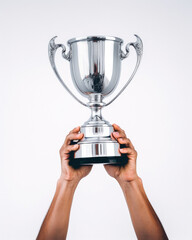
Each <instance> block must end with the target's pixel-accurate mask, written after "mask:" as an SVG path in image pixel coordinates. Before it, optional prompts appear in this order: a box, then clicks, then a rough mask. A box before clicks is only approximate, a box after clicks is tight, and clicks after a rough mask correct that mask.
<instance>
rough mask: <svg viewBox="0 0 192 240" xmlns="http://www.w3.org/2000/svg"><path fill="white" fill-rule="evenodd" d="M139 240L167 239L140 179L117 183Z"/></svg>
mask: <svg viewBox="0 0 192 240" xmlns="http://www.w3.org/2000/svg"><path fill="white" fill-rule="evenodd" d="M119 184H120V186H121V188H122V190H123V193H124V196H125V199H126V202H127V205H128V208H129V212H130V215H131V219H132V223H133V226H134V229H135V232H136V235H137V238H138V239H139V240H145V239H147V240H150V239H152V240H154V239H155V240H166V239H168V238H167V236H166V233H165V231H164V229H163V226H162V224H161V222H160V220H159V219H158V217H157V215H156V213H155V211H154V210H153V207H152V206H151V204H150V202H149V200H148V198H147V196H146V194H145V191H144V188H143V184H142V181H141V179H140V178H137V179H136V180H134V181H131V182H125V181H124V182H119Z"/></svg>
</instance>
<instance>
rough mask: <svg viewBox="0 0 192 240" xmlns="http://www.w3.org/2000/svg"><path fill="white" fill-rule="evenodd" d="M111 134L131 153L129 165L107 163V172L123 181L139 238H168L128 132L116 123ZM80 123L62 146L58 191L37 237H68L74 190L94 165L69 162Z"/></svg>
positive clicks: (43, 239) (79, 136)
mask: <svg viewBox="0 0 192 240" xmlns="http://www.w3.org/2000/svg"><path fill="white" fill-rule="evenodd" d="M113 128H114V132H113V133H112V135H111V137H112V138H114V139H116V140H117V141H118V143H119V144H124V146H125V147H124V148H122V149H119V152H120V153H121V154H127V156H128V159H129V161H128V163H127V164H126V165H125V166H115V165H104V167H105V169H106V171H107V173H108V174H109V175H110V176H111V177H113V178H115V179H116V180H117V182H118V183H119V185H120V187H121V189H122V191H123V193H124V196H125V200H126V202H127V206H128V209H129V212H130V215H131V220H132V223H133V227H134V229H135V233H136V235H137V238H138V239H139V240H167V239H168V238H167V235H166V233H165V231H164V229H163V226H162V224H161V222H160V220H159V218H158V216H157V215H156V213H155V211H154V209H153V207H152V206H151V204H150V202H149V200H148V198H147V196H146V193H145V191H144V188H143V184H142V180H141V178H140V177H139V176H138V175H137V171H136V159H137V152H136V150H135V148H134V146H133V144H132V143H131V141H130V139H128V138H127V136H126V134H125V132H124V131H123V130H122V129H121V128H120V127H119V126H118V125H116V124H113ZM79 131H80V127H77V128H74V129H73V130H72V131H71V132H70V133H69V134H68V135H67V137H66V139H65V142H64V144H63V146H62V147H61V149H60V157H61V176H60V178H59V180H58V182H57V187H56V192H55V195H54V198H53V201H52V203H51V206H50V208H49V210H48V213H47V215H46V217H45V219H44V221H43V224H42V226H41V229H40V231H39V234H38V236H37V240H64V239H66V236H67V230H68V223H69V216H70V209H71V204H72V200H73V196H74V192H75V189H76V187H77V186H78V183H79V182H80V180H81V179H82V178H84V177H85V176H87V175H88V174H89V172H90V171H91V168H92V166H81V167H80V168H78V169H74V168H73V167H71V166H69V155H70V152H72V151H73V152H76V151H77V150H78V149H79V145H78V144H76V145H70V143H71V141H72V140H81V139H82V138H83V134H82V133H79Z"/></svg>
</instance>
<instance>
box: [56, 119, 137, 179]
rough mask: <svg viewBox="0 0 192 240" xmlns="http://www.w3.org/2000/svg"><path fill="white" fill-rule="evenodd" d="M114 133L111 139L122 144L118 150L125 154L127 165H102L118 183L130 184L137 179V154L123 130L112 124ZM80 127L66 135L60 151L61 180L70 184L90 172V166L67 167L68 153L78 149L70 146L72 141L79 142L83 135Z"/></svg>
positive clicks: (76, 145)
mask: <svg viewBox="0 0 192 240" xmlns="http://www.w3.org/2000/svg"><path fill="white" fill-rule="evenodd" d="M113 128H114V132H113V133H112V134H111V137H112V138H114V139H116V140H117V142H118V143H119V144H124V146H125V148H121V149H120V148H119V152H120V153H121V154H127V156H128V159H129V160H128V163H127V164H126V165H125V166H116V165H109V164H106V165H104V167H105V169H106V171H107V173H108V174H109V175H110V176H111V177H114V178H115V179H116V180H117V181H118V182H131V181H134V180H136V179H137V178H138V176H137V172H136V159H137V152H136V151H135V149H134V147H133V144H132V143H131V141H130V140H129V139H128V138H127V137H126V134H125V132H124V130H122V129H121V128H120V127H119V126H118V125H116V124H113ZM79 131H80V127H76V128H74V129H73V130H72V131H70V133H69V134H68V135H67V137H66V139H65V142H64V144H63V146H62V147H61V149H60V157H61V179H64V180H65V181H70V182H76V183H78V182H79V181H80V180H81V179H82V178H83V177H85V176H87V175H88V174H89V172H90V171H91V168H92V166H81V167H80V168H78V169H74V168H73V167H71V166H70V165H69V156H70V152H72V151H73V152H76V151H77V150H78V149H79V145H78V144H75V145H70V143H71V141H72V140H81V139H82V138H83V133H79Z"/></svg>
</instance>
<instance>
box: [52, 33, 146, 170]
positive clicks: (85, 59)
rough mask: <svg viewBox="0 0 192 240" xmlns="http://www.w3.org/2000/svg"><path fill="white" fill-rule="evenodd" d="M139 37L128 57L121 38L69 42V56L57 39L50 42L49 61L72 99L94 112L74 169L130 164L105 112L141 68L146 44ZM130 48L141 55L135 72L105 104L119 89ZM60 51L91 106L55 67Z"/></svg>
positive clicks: (84, 129) (83, 129)
mask: <svg viewBox="0 0 192 240" xmlns="http://www.w3.org/2000/svg"><path fill="white" fill-rule="evenodd" d="M135 36H136V39H137V40H136V42H131V43H128V44H127V45H126V47H125V50H126V53H124V52H123V51H122V50H121V45H122V43H123V40H122V39H120V38H117V37H108V36H90V37H85V38H73V39H70V40H69V41H68V42H67V43H68V46H69V48H70V50H69V52H68V53H66V47H65V46H64V45H63V44H56V43H55V38H56V37H54V38H52V39H51V40H50V42H49V47H48V52H49V59H50V62H51V66H52V68H53V70H54V72H55V74H56V76H57V78H58V79H59V81H60V82H61V84H62V85H63V87H64V88H65V89H66V90H67V91H68V92H69V93H70V94H71V96H73V97H74V98H75V99H76V100H77V101H78V102H79V103H81V104H82V105H84V106H86V107H89V108H90V109H91V117H90V118H89V120H88V121H86V122H85V123H84V124H83V125H82V126H81V129H80V131H81V132H82V133H84V138H83V139H82V140H81V141H79V142H78V144H79V145H80V148H79V150H78V151H77V152H76V153H75V155H73V156H72V157H71V160H70V163H71V165H74V166H75V165H87V164H95V163H103V164H125V163H126V162H127V160H128V159H127V156H126V155H121V154H120V153H119V151H118V149H119V147H121V146H119V143H118V142H117V141H116V140H114V139H112V138H111V133H112V132H113V126H112V125H111V124H110V123H109V122H108V121H106V120H105V119H104V118H103V116H102V114H101V110H102V108H103V107H106V106H108V105H109V104H111V103H112V102H113V101H114V100H115V99H116V98H117V97H118V96H119V95H120V94H121V93H122V92H123V91H124V90H125V88H126V87H127V86H128V84H129V83H130V82H131V80H132V79H133V77H134V75H135V73H136V71H137V69H138V67H139V64H140V61H141V56H142V52H143V44H142V40H141V39H140V38H139V37H138V36H137V35H135ZM130 46H132V47H134V49H135V50H136V54H137V62H136V66H135V68H134V71H133V73H132V75H131V76H130V78H129V79H128V81H127V82H126V84H125V85H124V86H123V88H122V89H121V90H120V91H119V92H118V93H117V95H116V96H115V97H113V98H112V100H110V101H109V102H108V103H105V102H103V100H104V99H105V98H106V97H107V96H109V95H110V94H111V93H112V92H113V91H114V90H115V88H116V87H117V85H118V82H119V77H120V69H121V61H122V60H123V59H125V58H127V57H128V55H129V48H130ZM58 48H61V49H62V56H63V58H65V59H66V60H68V61H69V62H70V67H71V76H72V80H73V83H74V85H75V87H76V89H77V90H78V91H79V93H80V94H81V95H83V96H84V97H86V98H88V101H89V102H88V103H84V102H82V101H81V100H79V99H78V98H77V96H76V94H74V93H72V92H71V90H70V89H69V88H68V87H67V86H66V84H65V83H64V81H63V80H62V78H61V77H60V75H59V73H58V71H57V68H56V65H55V53H56V51H57V49H58ZM72 144H73V143H72Z"/></svg>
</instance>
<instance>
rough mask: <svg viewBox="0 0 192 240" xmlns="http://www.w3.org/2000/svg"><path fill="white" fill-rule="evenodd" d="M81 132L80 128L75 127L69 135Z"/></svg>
mask: <svg viewBox="0 0 192 240" xmlns="http://www.w3.org/2000/svg"><path fill="white" fill-rule="evenodd" d="M79 131H80V126H78V127H75V128H74V129H73V130H71V131H70V132H69V134H71V133H78V132H79Z"/></svg>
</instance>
